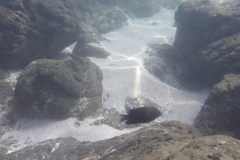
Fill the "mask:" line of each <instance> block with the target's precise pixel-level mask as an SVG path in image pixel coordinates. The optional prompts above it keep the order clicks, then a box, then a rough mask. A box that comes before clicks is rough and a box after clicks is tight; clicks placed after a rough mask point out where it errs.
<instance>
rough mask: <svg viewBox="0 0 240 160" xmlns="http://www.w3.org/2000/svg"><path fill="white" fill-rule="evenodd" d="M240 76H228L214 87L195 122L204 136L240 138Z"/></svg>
mask: <svg viewBox="0 0 240 160" xmlns="http://www.w3.org/2000/svg"><path fill="white" fill-rule="evenodd" d="M239 97H240V75H234V74H228V75H225V76H224V79H223V80H222V81H221V82H220V83H218V84H216V85H214V87H213V88H212V91H211V93H210V95H209V97H208V99H207V100H206V102H205V104H204V106H203V107H202V109H201V111H200V113H199V114H198V116H197V118H196V120H195V127H196V128H197V129H199V131H200V132H201V133H202V134H204V135H212V134H226V135H232V136H234V137H236V138H238V139H239V138H240V128H239V126H240V99H239Z"/></svg>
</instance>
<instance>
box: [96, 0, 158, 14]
mask: <svg viewBox="0 0 240 160" xmlns="http://www.w3.org/2000/svg"><path fill="white" fill-rule="evenodd" d="M97 1H98V2H100V3H101V4H104V5H106V6H119V7H120V8H125V9H127V10H129V11H130V12H132V13H133V14H134V15H135V17H137V18H147V17H151V16H153V15H154V14H155V13H157V12H159V11H160V4H159V1H158V0H148V1H145V0H131V1H129V0H97Z"/></svg>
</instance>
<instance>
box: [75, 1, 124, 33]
mask: <svg viewBox="0 0 240 160" xmlns="http://www.w3.org/2000/svg"><path fill="white" fill-rule="evenodd" d="M73 3H74V5H75V6H76V10H77V12H78V13H79V14H80V16H81V22H80V23H81V27H82V30H83V31H84V32H85V33H87V32H99V33H107V32H110V31H112V30H114V29H118V28H120V27H122V26H123V25H125V24H126V21H127V16H126V13H125V11H124V10H122V9H120V8H118V7H117V6H111V7H107V6H105V5H104V4H101V3H99V2H98V1H97V0H88V1H85V0H73Z"/></svg>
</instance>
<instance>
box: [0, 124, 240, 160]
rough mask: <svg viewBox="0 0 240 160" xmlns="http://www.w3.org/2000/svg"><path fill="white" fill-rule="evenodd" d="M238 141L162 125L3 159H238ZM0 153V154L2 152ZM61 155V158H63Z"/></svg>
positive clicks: (42, 146)
mask: <svg viewBox="0 0 240 160" xmlns="http://www.w3.org/2000/svg"><path fill="white" fill-rule="evenodd" d="M239 144H240V141H239V140H237V139H234V138H232V137H228V136H209V137H200V134H199V132H198V131H197V130H196V129H195V128H193V127H191V126H189V125H186V124H183V123H181V122H164V123H160V124H155V125H152V126H150V127H146V128H142V129H140V130H138V131H135V132H132V133H129V134H125V135H122V136H119V137H114V138H112V139H108V140H102V141H98V142H79V141H77V140H76V139H74V138H59V139H55V140H48V141H45V142H40V143H38V144H35V145H32V146H29V147H25V148H23V149H21V150H19V151H16V152H13V153H10V154H7V155H6V151H7V149H6V147H5V146H3V147H2V149H1V148H0V149H1V150H2V153H3V154H2V155H0V158H1V160H9V159H15V158H16V157H17V158H18V160H26V159H46V160H57V159H58V160H63V159H82V160H116V159H121V160H129V159H133V160H134V159H138V160H156V159H159V160H163V159H164V160H170V159H171V160H182V159H184V160H191V159H194V160H203V159H212V160H220V159H229V160H234V159H239V158H240V152H239V150H240V145H239ZM1 150H0V151H1ZM63 155H64V156H63Z"/></svg>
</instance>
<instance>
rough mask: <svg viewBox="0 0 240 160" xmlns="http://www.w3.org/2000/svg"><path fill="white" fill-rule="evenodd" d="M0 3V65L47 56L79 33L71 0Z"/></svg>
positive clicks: (25, 61) (20, 62) (3, 66)
mask: <svg viewBox="0 0 240 160" xmlns="http://www.w3.org/2000/svg"><path fill="white" fill-rule="evenodd" d="M0 5H1V6H0V18H1V21H0V68H14V67H25V66H26V65H28V64H29V63H30V62H32V61H33V60H36V59H40V58H48V57H51V56H52V55H53V54H55V53H58V52H60V51H61V50H63V49H64V48H66V47H67V46H69V45H70V44H72V43H73V42H75V41H76V40H77V38H78V36H79V33H80V26H79V16H77V13H76V10H75V8H74V5H73V3H72V1H71V0H51V1H42V0H11V1H6V0H3V1H2V2H1V3H0Z"/></svg>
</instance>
